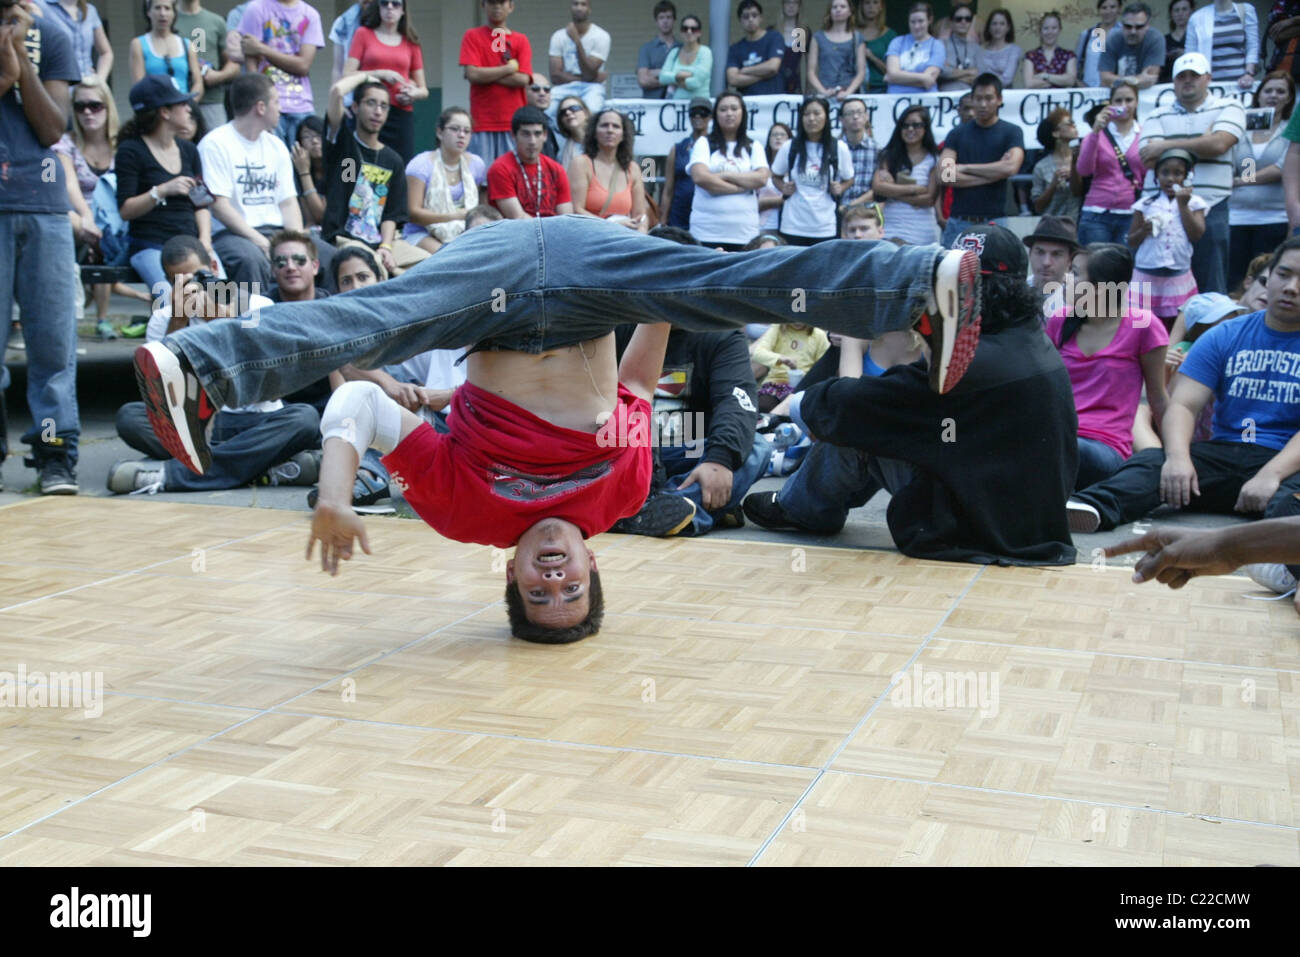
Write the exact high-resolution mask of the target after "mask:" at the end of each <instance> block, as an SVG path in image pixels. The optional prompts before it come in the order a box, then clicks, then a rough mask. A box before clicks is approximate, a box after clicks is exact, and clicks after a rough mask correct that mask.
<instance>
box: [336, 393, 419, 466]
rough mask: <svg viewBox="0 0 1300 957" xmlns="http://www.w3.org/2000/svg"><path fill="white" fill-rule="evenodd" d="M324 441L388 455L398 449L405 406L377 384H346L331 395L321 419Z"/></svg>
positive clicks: (361, 454) (362, 451)
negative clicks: (331, 440) (340, 441)
mask: <svg viewBox="0 0 1300 957" xmlns="http://www.w3.org/2000/svg"><path fill="white" fill-rule="evenodd" d="M320 434H321V437H322V440H324V439H342V440H343V441H344V442H347V443H348V444H349V445H351V446H352V447H353V448H354V449H356V450H357V457H358V458H360V457H362V456H364V455H365V454H366V449H368V448H375V449H378V450H379V451H380V452H381V453H384V454H385V455H386V454H387V453H389V452H391V451H393V449H395V448H397V439H398V436H400V435H401V434H402V407H401V406H400V405H398V404H397V403H396V402H394V401H393V400H392V399H390V398H389V397H388V396H387V395H386V394H385V393H384V390H383V389H381V388H380V387H379V386H377V385H375V384H374V383H373V382H345V383H343V384H342V385H341V386H339V387H338V388H337V389H335V390H334V394H333V395H332V396H330V401H329V404H328V405H327V406H325V414H324V415H322V416H321V418H320Z"/></svg>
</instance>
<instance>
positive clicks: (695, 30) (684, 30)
mask: <svg viewBox="0 0 1300 957" xmlns="http://www.w3.org/2000/svg"><path fill="white" fill-rule="evenodd" d="M699 32H700V28H699V27H692V26H687V25H686V24H685V23H683V24H682V33H699Z"/></svg>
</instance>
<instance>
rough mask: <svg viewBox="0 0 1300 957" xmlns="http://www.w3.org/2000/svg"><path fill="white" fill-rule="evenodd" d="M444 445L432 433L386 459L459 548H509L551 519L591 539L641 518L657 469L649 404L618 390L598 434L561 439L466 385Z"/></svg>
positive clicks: (421, 510)
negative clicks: (625, 520)
mask: <svg viewBox="0 0 1300 957" xmlns="http://www.w3.org/2000/svg"><path fill="white" fill-rule="evenodd" d="M451 410H452V411H451V414H450V416H449V417H448V419H447V424H448V426H449V427H450V429H451V431H450V432H449V433H447V434H445V435H442V434H439V433H438V432H436V431H434V429H433V427H432V426H430V425H428V424H427V423H426V424H424V425H421V426H420V427H419V428H418V429H416V430H415V431H414V432H412V433H411V434H410V435H408V436H407V437H406V438H405V439H403V440H402V442H401V443H400V444H399V445H398V446H397V448H395V449H393V451H391V452H389V453H388V454H387V455H385V456H384V458H383V462H384V465H385V467H386V468H387V469H388V471H389V473H390V474H391V475H392V478H393V482H394V483H395V484H396V485H397V487H398V488H400V489H402V492H403V494H404V495H405V497H406V501H407V502H408V503H410V506H411V508H413V509H415V511H416V513H417V514H418V515H419V516H420V517H421V518H422V519H424V520H425V522H427V523H428V524H429V525H431V526H432V527H433V528H434V529H436V530H437V531H438V532H439V533H440V534H442V535H444V536H446V537H447V538H450V539H454V540H455V541H458V542H477V543H479V544H482V545H495V546H497V547H499V548H508V547H509V546H511V545H514V544H515V543H516V542H518V541H519V536H520V535H522V534H523V533H524V532H525V531H527V530H528V529H529V528H531V527H532V526H533V525H535V524H537V522H539V521H540V520H541V519H543V518H562V519H565V520H566V521H570V522H572V523H573V524H575V525H577V526H578V528H579V529H581V531H582V534H583V536H584V537H587V538H590V537H591V536H592V535H598V534H600V533H601V532H603V531H606V530H607V529H608V528H609V527H610V526H611V525H613V524H614V523H615V522H616V521H618V520H619V519H620V518H626V517H627V516H629V515H635V514H636V513H637V511H638V510H639V509H640V508H641V506H642V505H643V504H645V500H646V496H647V495H648V494H649V493H650V477H651V473H652V472H653V469H654V465H653V461H652V450H651V441H650V424H651V414H650V403H648V402H647V401H646V400H645V399H640V398H637V397H636V396H635V395H633V394H632V393H631V392H629V391H628V390H627V389H625V388H623V386H622V385H621V384H620V385H619V387H618V404H617V405H616V406H615V409H614V414H613V415H612V416H610V419H609V421H608V422H607V423H606V424H605V425H604V426H603V427H602V428H601V430H600V431H599V432H595V433H592V432H578V431H575V430H573V429H563V428H560V427H559V426H557V425H553V424H551V423H550V422H547V421H546V420H544V419H539V418H538V417H537V416H535V415H533V414H532V413H531V412H529V411H527V410H526V409H522V408H520V407H519V406H517V405H515V404H514V403H512V402H507V401H506V400H505V399H502V398H500V397H499V396H495V395H493V394H492V393H490V392H485V391H484V390H483V389H479V388H477V387H475V386H473V385H470V384H468V383H466V384H465V385H462V386H461V387H460V388H459V389H457V390H456V393H455V395H454V396H453V397H452V400H451Z"/></svg>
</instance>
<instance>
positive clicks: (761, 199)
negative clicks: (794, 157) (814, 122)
mask: <svg viewBox="0 0 1300 957" xmlns="http://www.w3.org/2000/svg"><path fill="white" fill-rule="evenodd" d="M792 139H794V130H792V129H790V127H788V126H786V125H785V124H784V123H773V124H772V128H771V129H769V130H768V131H767V144H766V146H767V149H766V152H767V163H768V166H769V167H770V166H771V165H772V160H774V159H776V154H777V153H779V152H781V147H782V146H784V145H785V144H786V143H788V142H790V141H791V140H792ZM784 205H785V197H784V196H782V195H781V191H780V190H779V189H777V188H776V187H775V186H773V185H772V180H771V179H770V178H769V179H768V181H767V182H766V183H764V184H763V188H762V189H760V190H759V191H758V228H759V229H761V230H763V231H764V232H775V231H777V230H779V229H780V228H781V207H782V206H784ZM781 242H782V245H785V241H784V240H782V241H781Z"/></svg>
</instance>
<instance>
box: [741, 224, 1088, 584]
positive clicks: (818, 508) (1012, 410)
mask: <svg viewBox="0 0 1300 957" xmlns="http://www.w3.org/2000/svg"><path fill="white" fill-rule="evenodd" d="M957 246H958V248H971V249H978V250H980V271H981V273H982V274H983V276H984V280H983V287H984V288H983V294H982V299H983V311H984V318H983V322H982V330H983V331H982V334H981V340H980V348H979V351H978V352H977V353H976V354H975V358H974V360H973V361H972V362H971V364H970V368H969V369H968V370H967V373H966V375H965V376H964V377H963V378H962V381H961V384H960V385H958V387H957V388H956V389H954V390H953V391H952V392H951V393H949V394H944V395H936V394H934V393H933V392H932V391H931V390H929V389H927V388H926V385H925V372H924V371H923V369H922V368H921V367H920V365H919V364H917V365H909V366H894V367H893V368H892V369H887V370H886V371H885V372H884V373H883V374H882V375H879V376H858V377H856V378H836V379H830V380H827V381H824V382H821V383H819V384H817V385H814V386H811V387H809V388H808V389H807V390H805V391H804V392H802V393H799V394H797V395H796V396H795V397H794V398H793V400H792V401H791V403H790V406H789V410H790V415H791V416H792V417H793V418H794V420H795V422H796V424H798V425H799V427H800V428H802V429H803V430H804V431H805V432H807V433H809V434H810V435H812V436H813V438H815V439H817V440H819V441H817V442H816V443H815V444H814V445H813V447H812V449H811V450H810V451H809V452H808V454H807V456H806V457H805V459H804V462H803V465H802V466H801V467H800V468H799V470H798V471H797V472H795V473H794V475H793V476H791V477H790V479H788V480H787V481H786V484H785V486H784V487H783V488H782V489H781V490H780V491H779V492H753V493H751V494H750V495H749V496H748V497H746V499H745V501H744V509H745V516H746V517H747V518H749V519H751V520H752V521H753V522H755V523H756V524H758V525H761V526H763V527H765V528H774V529H781V528H788V529H797V530H802V531H808V532H813V533H816V534H821V535H832V534H835V533H837V532H839V531H840V530H841V529H842V528H843V527H844V523H845V521H846V519H847V518H848V513H849V510H850V509H852V508H857V507H858V506H861V505H864V504H866V502H867V500H868V499H870V498H871V497H872V496H873V495H874V494H875V493H876V492H877V491H879V490H880V489H881V488H885V489H888V490H889V492H890V493H891V494H892V495H893V500H892V501H891V502H890V503H889V510H888V513H887V520H888V523H889V531H890V534H891V535H893V538H894V543H895V544H896V545H897V546H898V548H899V549H900V550H901V551H902V552H903V554H905V555H910V556H912V557H914V558H930V559H940V560H944V561H967V562H975V563H978V564H999V565H1068V564H1070V563H1072V562H1073V561H1074V558H1075V551H1074V547H1073V546H1072V545H1071V544H1070V536H1069V528H1068V525H1067V521H1066V515H1065V510H1064V509H1062V508H1061V507H1060V505H1059V503H1060V501H1061V497H1062V496H1068V494H1069V490H1070V489H1071V488H1072V487H1073V486H1074V476H1075V471H1076V470H1077V467H1078V454H1077V451H1076V448H1075V441H1074V436H1075V430H1076V427H1077V423H1076V419H1075V414H1074V397H1073V395H1072V394H1071V392H1070V378H1069V376H1068V375H1067V374H1066V372H1065V367H1064V366H1062V364H1061V358H1060V356H1059V355H1058V354H1057V352H1056V350H1055V349H1054V348H1053V347H1052V344H1051V343H1050V342H1048V341H1047V338H1046V337H1045V336H1044V335H1043V333H1042V326H1041V315H1042V313H1041V298H1040V297H1039V296H1038V295H1037V294H1036V293H1034V292H1033V290H1031V289H1030V288H1029V286H1028V285H1027V283H1026V281H1025V280H1026V272H1027V267H1028V263H1027V257H1026V254H1025V247H1024V246H1023V245H1022V244H1021V242H1020V240H1019V239H1017V238H1016V236H1015V234H1013V233H1011V232H1009V231H1008V230H1006V229H1003V228H1001V227H999V226H976V227H972V228H970V229H968V230H966V231H965V232H963V233H962V234H961V235H959V237H958V239H957Z"/></svg>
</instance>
